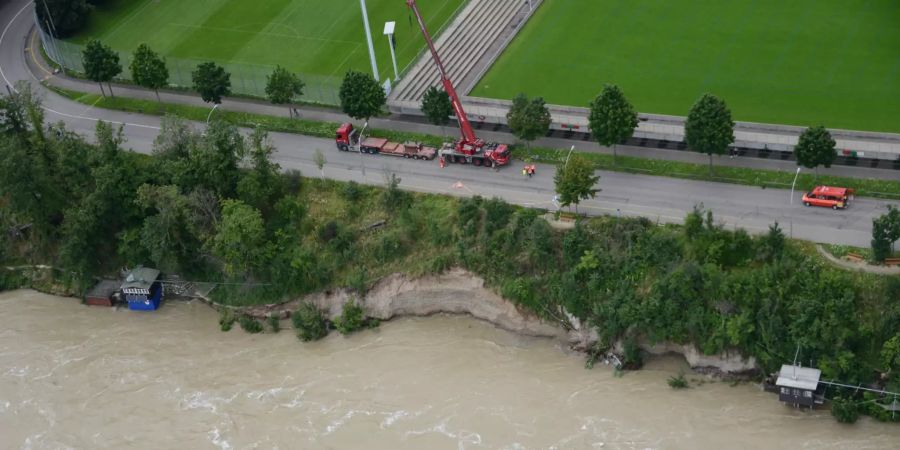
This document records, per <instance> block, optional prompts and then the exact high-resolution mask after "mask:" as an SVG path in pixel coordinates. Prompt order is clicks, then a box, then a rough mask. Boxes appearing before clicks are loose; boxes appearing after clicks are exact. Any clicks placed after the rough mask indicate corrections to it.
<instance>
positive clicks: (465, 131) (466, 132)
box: [406, 0, 483, 147]
mask: <svg viewBox="0 0 900 450" xmlns="http://www.w3.org/2000/svg"><path fill="white" fill-rule="evenodd" d="M406 6H408V7H410V8H412V10H413V13H415V15H416V20H417V21H418V22H419V29H421V30H422V35H423V36H424V37H425V42H426V43H428V49H429V50H431V57H432V58H433V59H434V64H435V65H436V66H437V68H438V72H439V73H440V75H441V84H443V85H444V91H446V92H447V95H448V96H450V104H451V105H453V112H454V113H455V114H456V120H457V121H459V130H460V132H461V133H462V140H463V142H462V143H463V144H465V145H471V146H474V147H480V146H481V145H483V143H481V145H479V143H480V141H479V140H478V138H477V137H475V131H474V130H473V129H472V125H471V124H470V123H469V118H468V116H466V112H465V110H463V106H462V102H460V101H459V96H458V95H457V94H456V89H455V88H454V87H453V82H452V81H450V78H449V77H447V71H446V70H444V63H443V62H441V57H440V55H438V52H437V49H436V48H434V42H433V41H432V40H431V35H430V34H429V33H428V28H426V27H425V21H424V20H423V19H422V14H420V13H419V7H418V6H417V5H416V0H406Z"/></svg>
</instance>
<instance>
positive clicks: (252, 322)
mask: <svg viewBox="0 0 900 450" xmlns="http://www.w3.org/2000/svg"><path fill="white" fill-rule="evenodd" d="M238 324H240V325H241V329H242V330H244V331H246V332H248V333H251V334H256V333H262V330H263V326H262V324H261V323H259V321H258V320H256V319H254V318H253V317H250V316H248V315H241V318H240V319H238Z"/></svg>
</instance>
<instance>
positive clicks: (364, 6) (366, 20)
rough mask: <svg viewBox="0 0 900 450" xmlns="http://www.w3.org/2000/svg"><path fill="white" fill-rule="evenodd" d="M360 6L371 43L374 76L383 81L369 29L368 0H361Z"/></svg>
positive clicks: (370, 55)
mask: <svg viewBox="0 0 900 450" xmlns="http://www.w3.org/2000/svg"><path fill="white" fill-rule="evenodd" d="M359 7H360V8H362V17H363V25H364V26H365V29H366V42H367V43H368V44H369V60H371V61H372V76H374V77H375V81H381V80H380V79H379V78H378V64H377V63H376V62H375V45H374V44H372V31H371V30H369V13H368V12H367V11H366V0H359Z"/></svg>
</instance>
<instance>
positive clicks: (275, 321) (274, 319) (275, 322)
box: [266, 315, 281, 333]
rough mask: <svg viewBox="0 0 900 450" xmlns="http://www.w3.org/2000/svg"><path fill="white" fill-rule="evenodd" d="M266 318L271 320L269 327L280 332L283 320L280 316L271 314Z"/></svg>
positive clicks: (275, 331) (274, 331)
mask: <svg viewBox="0 0 900 450" xmlns="http://www.w3.org/2000/svg"><path fill="white" fill-rule="evenodd" d="M266 320H267V321H268V322H269V328H271V329H272V332H273V333H278V332H279V331H281V320H280V319H279V318H278V316H275V315H271V316H269V317H268V319H266Z"/></svg>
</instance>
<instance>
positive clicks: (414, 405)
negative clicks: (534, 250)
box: [0, 291, 900, 449]
mask: <svg viewBox="0 0 900 450" xmlns="http://www.w3.org/2000/svg"><path fill="white" fill-rule="evenodd" d="M0 319H2V321H3V323H4V324H5V328H4V330H3V331H2V332H0V367H3V368H4V369H3V371H2V373H0V430H2V433H0V440H2V445H0V447H4V448H7V447H9V448H22V447H24V448H59V447H65V446H70V447H75V448H123V447H129V448H176V447H178V448H216V447H217V446H218V447H219V448H247V447H253V446H254V445H256V446H259V447H260V448H274V447H276V446H277V447H279V448H360V447H361V446H364V447H366V448H374V449H381V448H383V449H395V448H434V449H443V448H510V449H511V448H560V449H566V448H599V447H600V446H601V445H602V446H603V447H604V448H709V449H712V448H792V449H793V448H798V447H799V448H804V447H806V448H860V449H881V448H892V446H894V445H895V444H896V442H898V440H900V428H898V427H896V426H891V425H887V424H881V423H877V422H874V421H872V420H870V419H868V418H866V419H863V420H862V421H861V422H860V423H858V424H856V425H853V426H841V425H839V424H836V423H835V422H834V420H833V418H832V417H831V416H830V415H829V414H828V413H827V412H820V411H816V412H812V413H807V412H798V411H795V410H792V409H789V408H785V407H783V406H781V405H780V404H778V402H777V401H776V400H775V398H774V397H773V396H772V395H771V394H766V393H763V392H761V391H760V390H759V389H758V388H757V387H755V386H753V385H747V384H742V385H738V386H735V387H731V386H729V385H728V384H727V383H721V382H716V383H706V384H703V385H701V386H698V387H695V388H693V389H690V390H687V391H673V390H671V389H670V388H669V387H668V386H667V385H666V383H665V379H666V378H667V377H669V376H671V375H672V374H673V373H677V372H678V370H680V369H683V364H684V363H683V361H681V359H680V358H662V359H653V360H651V362H650V363H649V365H648V366H647V367H646V369H645V370H642V371H639V372H635V373H628V374H627V375H626V376H624V377H622V378H616V377H614V376H613V373H612V371H611V370H609V369H608V368H606V367H598V368H596V369H594V370H585V369H584V368H583V360H582V358H581V356H580V355H577V354H567V353H565V352H562V351H560V346H561V344H558V343H556V342H555V341H551V340H547V339H540V338H532V337H525V336H519V335H516V334H512V333H509V332H506V331H502V330H498V329H496V328H495V327H493V326H491V325H488V324H486V323H483V322H480V321H475V320H472V319H469V318H465V317H446V316H436V317H431V318H410V319H402V320H396V321H392V322H391V323H388V324H385V325H383V326H382V327H381V328H380V329H376V330H370V331H365V332H362V333H360V334H357V335H354V336H351V337H348V338H345V337H342V336H340V335H337V334H332V335H331V336H329V337H328V338H326V339H325V340H323V341H320V342H316V343H310V344H302V343H300V342H298V341H297V339H296V338H295V337H294V336H293V335H292V334H291V333H290V332H282V333H281V334H279V335H248V334H246V333H242V332H240V331H232V332H230V333H222V332H220V331H219V330H218V326H217V324H216V320H215V319H216V316H215V312H214V311H212V310H211V309H209V308H208V307H207V306H205V305H202V304H199V303H192V304H186V303H175V302H171V303H168V304H167V305H166V307H165V308H163V309H162V310H160V311H159V312H158V313H155V314H140V313H134V312H130V311H126V310H111V309H104V308H90V307H86V306H82V305H80V304H78V302H77V301H75V300H72V299H62V298H58V297H51V296H46V295H43V294H39V293H36V292H32V291H15V292H8V293H4V294H0ZM698 378H699V377H698Z"/></svg>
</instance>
